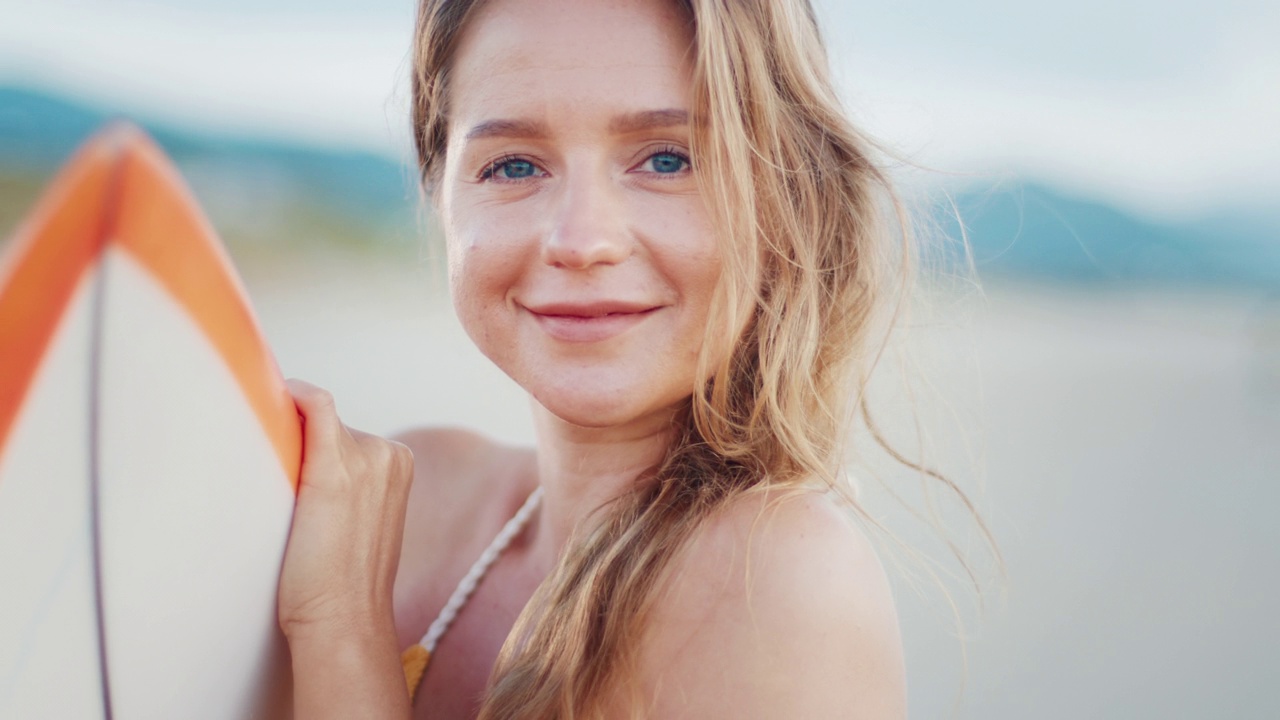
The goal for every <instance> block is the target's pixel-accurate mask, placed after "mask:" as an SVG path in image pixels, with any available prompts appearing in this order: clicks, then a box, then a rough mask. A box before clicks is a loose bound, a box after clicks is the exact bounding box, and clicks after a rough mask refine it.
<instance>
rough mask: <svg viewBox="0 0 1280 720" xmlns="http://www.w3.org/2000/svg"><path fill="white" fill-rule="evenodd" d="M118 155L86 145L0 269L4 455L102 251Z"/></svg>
mask: <svg viewBox="0 0 1280 720" xmlns="http://www.w3.org/2000/svg"><path fill="white" fill-rule="evenodd" d="M117 156H118V153H117V152H116V151H115V149H114V148H113V147H111V144H110V143H109V142H107V141H106V139H105V138H102V139H100V140H99V141H98V142H94V143H90V144H88V145H86V146H85V147H83V148H81V150H80V151H79V152H78V153H76V155H75V157H74V158H73V159H72V160H71V162H69V163H68V164H67V166H66V168H64V169H63V170H62V172H60V173H59V174H58V176H57V177H56V178H55V179H54V181H53V183H52V184H51V185H50V187H49V189H48V190H47V191H45V194H44V195H43V196H42V197H41V198H40V201H39V203H37V205H36V208H35V210H34V211H33V212H32V214H31V215H30V216H29V217H28V218H27V220H26V221H25V222H24V223H23V225H22V226H21V227H20V228H19V230H18V234H17V235H16V237H15V238H14V239H13V243H12V246H11V247H10V248H9V252H8V256H7V257H6V261H7V262H5V263H4V265H3V267H2V268H0V366H2V367H3V372H0V451H2V450H3V448H4V447H5V442H6V441H7V440H8V437H9V433H10V431H11V430H12V429H13V424H14V422H15V421H16V420H17V416H18V411H19V410H20V409H21V408H22V401H23V399H24V398H25V396H26V394H27V390H28V389H29V388H30V386H31V382H32V380H33V379H34V378H35V374H36V371H37V370H38V369H39V367H40V361H41V359H42V358H43V357H44V353H45V350H46V349H47V347H48V345H49V342H50V341H51V340H52V339H53V334H54V332H55V331H56V330H57V328H58V324H59V321H60V320H61V319H62V316H63V314H64V313H65V311H66V309H67V304H68V303H69V302H70V301H71V297H72V295H73V294H74V293H75V290H76V287H77V286H78V285H79V284H80V282H81V279H82V278H83V277H84V274H85V271H86V270H87V269H88V268H89V266H90V265H92V264H93V263H94V262H95V261H96V259H97V258H98V256H99V255H100V254H101V252H102V244H103V243H102V238H103V232H104V229H105V228H104V227H103V225H104V223H105V216H104V214H103V208H105V207H106V206H107V202H108V200H107V196H108V193H109V189H110V187H111V182H112V175H113V173H114V169H115V165H116V162H115V161H116V158H117Z"/></svg>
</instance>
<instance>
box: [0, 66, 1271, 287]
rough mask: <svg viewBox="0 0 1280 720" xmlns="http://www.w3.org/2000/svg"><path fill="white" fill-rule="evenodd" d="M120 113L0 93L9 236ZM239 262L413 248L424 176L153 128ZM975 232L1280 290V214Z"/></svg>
mask: <svg viewBox="0 0 1280 720" xmlns="http://www.w3.org/2000/svg"><path fill="white" fill-rule="evenodd" d="M112 117H113V116H112V115H111V114H109V113H108V112H106V111H103V110H100V109H97V108H94V107H91V106H88V105H85V104H82V103H78V102H75V101H72V100H69V99H67V98H61V97H56V96H53V95H50V94H47V93H43V92H40V91H35V90H29V89H20V88H7V89H6V88H0V234H3V236H6V237H7V236H8V235H9V233H10V232H11V230H12V228H13V227H14V226H15V225H16V224H17V222H18V221H19V220H20V218H21V217H22V215H23V214H25V212H26V210H27V208H29V207H30V205H31V203H32V202H33V201H34V198H35V197H36V195H37V193H38V191H39V188H40V187H41V186H42V185H43V184H44V183H45V182H46V181H47V179H48V178H49V176H50V175H51V174H52V173H53V172H54V171H55V169H56V168H57V166H58V165H59V164H60V163H61V162H63V161H64V160H65V159H66V158H67V157H68V156H69V155H70V154H71V153H72V152H73V151H74V149H75V147H76V146H78V145H79V144H80V143H81V142H82V141H83V140H84V139H85V138H86V137H88V136H89V135H90V134H92V133H93V131H94V130H95V129H96V128H98V127H100V126H101V125H102V124H103V123H104V122H106V121H108V120H109V119H111V118H112ZM131 119H132V120H134V121H135V122H137V123H139V124H140V125H142V126H143V127H145V128H146V129H147V130H148V131H149V132H150V133H151V134H152V135H153V136H154V137H155V138H156V140H157V141H158V142H159V143H160V144H161V145H162V146H163V147H164V148H165V149H166V150H167V151H168V152H169V153H170V154H171V156H172V157H173V158H174V159H175V161H176V162H177V163H178V165H179V167H180V168H181V170H182V172H183V174H184V176H185V177H186V178H187V180H188V182H189V183H190V184H191V185H192V188H193V190H194V191H195V193H196V195H197V197H198V198H199V199H200V202H201V203H202V204H203V205H204V207H205V209H206V211H207V212H208V213H209V215H210V216H211V219H212V221H213V223H214V226H215V227H217V228H218V230H219V232H220V233H221V234H222V235H223V237H224V238H225V239H226V240H227V242H228V244H229V245H230V246H231V247H232V250H233V252H235V253H236V255H237V257H238V258H241V259H243V258H254V257H266V256H272V255H276V254H279V253H280V252H282V251H285V252H287V251H292V250H296V249H301V248H315V247H329V248H342V249H346V250H355V251H370V252H377V251H378V250H379V249H386V248H389V247H396V246H400V247H404V246H405V244H414V243H416V242H417V240H416V238H417V237H418V236H419V234H420V233H419V229H418V225H417V224H416V220H415V218H416V208H417V207H418V204H417V191H416V189H415V184H414V180H413V175H414V171H413V170H412V169H411V168H409V167H407V166H405V165H402V164H399V163H397V162H396V161H394V160H392V159H389V158H386V157H383V156H379V155H375V154H370V153H364V152H344V151H340V150H334V149H330V148H318V147H306V146H302V145H287V144H282V143H277V142H269V141H261V140H254V139H250V138H241V137H235V136H232V135H212V134H198V133H193V132H188V131H185V130H182V129H179V128H174V127H168V126H165V125H163V124H157V123H153V122H148V121H147V119H146V118H131ZM951 202H954V204H955V208H956V210H958V215H959V217H960V218H961V219H962V222H963V224H964V232H963V234H964V235H965V236H966V237H967V240H968V242H969V243H970V245H971V248H972V252H973V257H974V259H975V262H976V264H977V267H978V271H979V274H980V275H981V276H982V277H984V278H1012V279H1017V280H1030V281H1034V282H1052V283H1070V284H1079V283H1087V284H1090V285H1107V286H1113V285H1114V286H1130V285H1160V286H1175V287H1186V286H1196V287H1216V288H1224V289H1227V288H1229V289H1235V290H1262V291H1276V290H1280V213H1278V214H1276V215H1275V216H1272V217H1267V216H1265V215H1258V216H1255V217H1245V216H1243V215H1240V214H1225V213H1224V214H1223V215H1222V216H1221V217H1212V218H1205V219H1202V220H1200V221H1197V222H1191V223H1183V224H1176V225H1174V224H1158V223H1155V222H1151V221H1148V220H1144V219H1141V218H1138V217H1136V216H1133V215H1131V214H1127V213H1125V212H1124V211H1122V210H1120V209H1117V208H1114V207H1110V206H1107V205H1105V204H1102V203H1099V202H1095V201H1091V200H1085V199H1079V198H1073V197H1068V196H1066V195H1064V194H1062V193H1060V192H1058V191H1055V190H1054V189H1052V188H1049V187H1046V186H1043V185H1037V184H1035V183H1030V182H1027V183H1019V182H1008V183H1002V184H996V185H994V186H992V185H990V184H986V185H982V184H978V185H973V186H968V187H962V188H959V189H957V190H953V191H952V193H951V196H950V198H949V199H948V200H947V201H946V202H939V203H938V208H939V212H938V216H939V217H940V218H941V220H940V223H939V225H940V228H941V230H942V231H943V234H944V237H950V238H958V237H960V236H961V235H962V232H961V229H960V224H959V223H958V222H957V221H956V219H955V217H956V214H955V213H953V212H950V203H951Z"/></svg>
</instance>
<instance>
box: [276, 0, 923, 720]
mask: <svg viewBox="0 0 1280 720" xmlns="http://www.w3.org/2000/svg"><path fill="white" fill-rule="evenodd" d="M415 42H416V46H415V54H414V100H415V108H414V131H415V138H416V141H417V147H418V155H419V162H420V167H421V171H422V178H423V182H424V186H425V188H426V189H427V191H428V194H429V196H430V198H431V200H432V202H433V204H434V206H435V208H436V210H437V213H438V216H439V217H440V218H441V220H442V222H443V225H444V228H445V234H446V237H447V241H448V252H449V270H450V283H451V288H452V293H453V298H454V303H455V306H456V309H457V311H458V314H459V316H460V318H461V320H462V323H463V325H464V326H465V328H466V330H467V331H468V333H469V335H470V336H471V338H472V340H474V341H475V342H476V344H477V345H478V346H479V347H480V349H481V350H482V351H483V352H484V353H485V354H486V355H487V356H488V357H489V358H491V359H492V360H493V361H494V362H495V363H496V364H497V365H498V366H499V367H501V368H502V369H503V370H504V371H505V372H507V373H508V374H509V375H510V376H511V377H512V378H514V379H515V380H516V381H517V382H518V383H519V384H520V385H521V386H522V387H523V388H524V389H525V390H526V391H528V393H529V395H530V398H531V404H532V408H533V414H534V419H535V423H534V424H535V428H536V436H537V447H536V449H521V448H509V447H504V446H500V445H498V444H496V443H493V442H491V441H489V440H486V439H484V438H483V437H481V436H479V435H474V434H471V433H468V432H461V431H446V430H419V431H415V432H411V433H408V434H405V435H403V436H402V437H401V438H399V441H400V442H388V441H383V440H381V439H378V438H374V437H372V436H368V435H364V434H361V433H359V432H356V431H354V430H350V429H348V428H346V427H345V426H343V425H342V423H341V422H340V421H339V419H338V417H337V415H336V414H335V411H334V406H333V402H332V400H331V399H330V398H329V397H328V396H327V395H326V394H325V393H324V392H323V391H321V390H319V389H316V388H313V387H311V386H308V385H305V384H303V383H296V382H295V383H294V384H293V385H292V389H293V392H294V394H295V399H296V402H297V405H298V408H299V411H300V413H301V414H302V415H303V416H304V420H305V459H304V464H303V479H302V486H301V490H300V492H299V497H298V506H297V514H296V519H295V524H294V528H293V532H292V536H291V539H290V546H289V551H288V554H287V556H286V560H285V566H284V570H283V574H282V578H281V587H280V621H281V625H282V627H283V629H284V631H285V633H286V635H287V637H288V639H289V643H290V647H291V650H292V653H293V658H294V659H293V662H294V669H295V683H296V685H295V700H296V714H297V716H298V717H300V718H308V719H311V718H323V717H344V718H345V717H363V718H374V717H378V718H381V717H389V718H390V717H397V718H401V717H418V718H426V717H430V718H464V717H476V716H477V715H478V716H479V717H483V718H526V717H527V718H561V717H605V718H620V717H634V716H639V717H655V718H713V717H725V718H729V717H732V718H836V717H850V718H898V717H902V716H903V715H904V714H905V710H904V704H905V700H904V673H903V665H902V650H901V642H900V640H899V635H898V629H897V620H896V617H895V612H894V607H893V603H892V599H891V597H890V592H889V589H888V585H887V582H886V580H885V577H884V574H883V572H882V570H881V567H880V565H879V563H878V561H877V559H876V556H875V554H874V552H873V551H872V550H871V548H870V547H869V545H868V542H867V540H866V539H865V538H864V536H863V535H862V534H861V533H860V532H859V531H858V530H857V528H856V527H855V526H854V525H853V524H852V522H851V520H850V518H849V516H850V514H851V513H850V512H849V507H848V505H849V502H848V501H846V500H843V499H842V498H843V497H844V496H845V495H847V494H848V493H844V492H842V489H843V486H842V484H841V482H842V481H841V479H840V478H841V476H840V468H839V466H840V460H841V457H840V456H841V438H842V437H843V436H844V435H845V434H846V432H847V427H846V424H845V422H844V419H845V418H846V415H847V413H846V406H847V403H848V401H849V400H851V399H853V398H855V397H857V396H858V393H859V391H860V389H861V387H862V382H863V380H864V379H865V376H866V373H867V372H868V371H869V365H870V363H871V361H872V360H873V358H874V355H875V353H876V352H877V351H878V350H879V347H878V343H877V342H875V341H876V338H877V337H878V334H877V333H876V331H875V329H874V327H875V321H876V319H877V318H878V317H880V313H881V312H882V311H883V310H884V308H885V307H886V305H888V304H891V303H892V302H893V300H892V297H891V295H892V292H891V289H890V288H889V287H888V285H889V284H890V281H891V280H892V279H893V278H895V277H900V275H901V271H900V270H896V269H895V268H900V267H905V266H904V265H902V264H901V262H900V261H899V262H895V261H893V259H892V258H893V256H894V252H893V249H894V248H895V247H897V246H898V244H899V243H900V241H899V240H895V239H894V238H893V237H892V235H891V233H889V232H888V229H887V228H888V227H889V224H888V223H886V222H884V221H883V219H882V218H881V217H880V212H881V209H882V208H883V207H884V205H885V203H883V202H882V199H883V197H884V196H886V195H887V193H886V192H885V191H886V190H887V186H886V184H885V182H884V179H883V177H882V176H881V174H880V173H879V171H878V170H877V169H876V167H875V166H873V164H872V163H871V161H870V160H869V158H868V150H867V146H866V144H865V143H864V141H863V140H862V139H861V138H860V137H859V135H857V134H856V132H855V131H854V130H853V129H852V128H851V127H850V126H849V125H848V123H847V121H846V120H845V118H844V117H843V115H842V114H841V112H840V110H839V106H838V103H837V101H836V99H835V97H834V94H833V93H832V90H831V87H830V83H829V80H828V77H827V68H826V60H825V57H824V53H823V50H822V48H821V45H820V43H819V39H818V35H817V30H816V27H815V25H814V18H813V12H812V9H811V8H810V7H809V5H808V3H807V2H806V0H734V1H733V2H729V1H727V0H685V1H683V2H679V1H677V0H610V1H609V2H604V1H602V0H487V1H485V2H463V1H458V0H423V1H422V5H421V7H420V9H419V19H418V27H417V34H416V41H415ZM522 507H524V508H525V509H526V510H525V514H524V515H521V516H520V517H521V518H524V519H526V520H527V522H525V523H524V524H523V525H522V526H521V524H520V523H515V524H512V525H511V526H510V532H509V533H508V534H509V535H512V537H511V540H510V543H509V545H508V546H507V547H505V549H502V548H501V547H498V548H496V550H495V551H493V552H490V553H489V555H490V556H495V555H496V560H495V561H494V562H493V564H492V565H491V566H489V567H488V568H487V571H485V568H484V567H480V568H478V569H476V570H475V572H474V573H472V575H473V576H481V575H482V576H483V578H482V580H481V581H480V582H479V584H478V585H477V586H476V587H475V590H474V593H473V594H471V595H470V597H469V599H467V598H466V592H465V588H464V591H463V592H461V593H458V596H459V597H460V598H461V599H460V600H455V601H454V602H453V603H452V609H450V610H446V607H445V606H446V604H447V603H448V602H449V598H450V594H451V593H452V592H453V591H454V589H455V586H457V585H458V584H459V581H460V580H461V579H463V578H464V576H465V575H467V574H468V568H471V567H472V566H473V563H474V562H475V561H476V559H477V558H478V557H480V556H481V555H482V554H484V553H485V549H486V547H487V546H489V544H490V541H491V540H492V539H493V538H494V537H495V536H498V535H499V534H500V529H501V528H502V527H503V526H504V524H506V523H508V521H509V520H510V519H511V518H512V517H513V516H517V513H518V510H519V509H520V508H522ZM472 579H474V577H473V578H472ZM464 584H465V583H464ZM393 588H394V589H393ZM442 611H444V612H445V618H444V621H443V622H442V623H438V625H448V631H447V633H445V634H444V635H443V636H442V637H440V638H439V645H438V646H437V647H435V648H434V653H433V657H432V658H431V662H430V665H429V666H428V667H427V669H426V672H425V675H424V676H423V678H422V680H421V684H420V686H419V685H418V684H417V683H416V682H411V683H410V685H414V686H417V687H416V695H415V697H414V699H413V700H412V701H411V699H410V694H409V692H406V687H405V685H406V683H405V677H404V675H403V674H402V669H401V664H400V661H399V658H400V654H401V651H402V650H404V649H405V648H406V647H410V646H412V645H414V644H415V643H416V642H417V641H418V638H419V637H421V636H422V635H423V633H424V632H427V630H428V626H429V625H431V623H432V621H433V619H434V618H436V617H437V616H438V615H440V613H441V612H442ZM455 611H456V612H455ZM450 618H452V624H451V625H449V624H448V620H449V619H450ZM436 635H439V633H438V632H437V633H436ZM411 654H412V653H411Z"/></svg>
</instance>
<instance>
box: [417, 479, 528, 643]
mask: <svg viewBox="0 0 1280 720" xmlns="http://www.w3.org/2000/svg"><path fill="white" fill-rule="evenodd" d="M541 499H542V486H541V485H539V486H538V488H537V489H536V490H534V491H533V492H532V493H529V499H527V500H525V501H524V505H521V506H520V509H519V510H518V511H516V514H515V515H514V516H513V517H512V518H511V519H510V520H508V521H507V524H506V525H503V526H502V530H500V531H499V532H498V536H497V537H495V538H494V539H493V542H491V543H489V547H487V548H485V550H484V552H482V553H480V557H479V559H477V560H476V562H475V564H474V565H472V566H471V569H470V570H468V571H467V574H466V575H464V576H463V578H462V580H461V581H460V582H459V583H458V587H456V588H454V590H453V594H452V595H450V596H449V602H447V603H445V604H444V609H443V610H441V611H440V616H439V617H437V618H436V619H435V622H433V623H431V627H429V628H427V634H426V635H423V636H422V642H421V643H420V644H421V645H422V647H424V648H426V649H427V651H428V652H430V653H435V651H436V643H438V642H440V638H441V636H443V635H444V633H445V631H446V630H448V629H449V626H450V625H452V624H453V619H454V618H455V617H457V616H458V611H459V610H461V609H462V606H463V605H466V604H467V598H469V597H471V593H473V592H475V589H476V585H478V584H479V583H480V580H481V579H482V578H484V575H485V573H487V572H489V566H490V565H492V564H493V561H494V560H497V559H498V556H499V555H501V554H502V551H503V550H506V549H507V545H510V544H511V540H512V538H514V537H515V536H516V535H519V534H520V531H521V530H523V529H524V526H525V525H526V524H528V522H529V518H530V517H531V516H532V515H533V511H534V510H536V509H537V508H538V501H539V500H541Z"/></svg>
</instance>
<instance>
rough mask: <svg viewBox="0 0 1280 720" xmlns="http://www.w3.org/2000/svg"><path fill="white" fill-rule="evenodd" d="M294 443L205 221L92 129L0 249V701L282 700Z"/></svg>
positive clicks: (120, 134)
mask: <svg viewBox="0 0 1280 720" xmlns="http://www.w3.org/2000/svg"><path fill="white" fill-rule="evenodd" d="M300 451H301V437H300V433H299V423H298V418H297V414H296V410H295V408H294V405H293V402H292V399H291V398H290V396H289V394H288V391H287V389H286V388H285V386H284V383H283V380H282V379H281V376H280V372H279V370H278V369H277V366H276V363H275V360H274V359H273V357H272V355H271V352H270V351H269V349H268V347H267V344H266V342H265V341H264V339H263V335H262V332H261V331H260V329H259V326H258V324H257V321H256V319H255V317H254V314H253V312H252V310H251V308H250V305H249V302H248V300H247V295H246V293H245V291H244V289H243V288H242V286H241V283H240V281H239V280H238V277H237V275H236V272H235V270H234V268H233V267H232V264H231V262H230V260H229V259H228V256H227V254H226V253H225V251H224V249H223V247H222V245H221V244H220V243H219V241H218V239H217V237H216V235H215V234H214V232H213V230H212V229H211V227H210V225H209V223H208V221H207V220H206V219H205V217H204V215H203V214H202V213H201V211H200V209H199V208H198V206H197V205H196V203H195V202H194V200H193V199H192V196H191V195H190V193H189V192H188V190H187V189H186V188H185V186H184V184H183V182H182V180H181V178H180V177H179V175H178V173H177V171H176V170H175V169H174V167H173V166H172V164H171V163H170V162H169V161H168V160H167V158H166V157H165V155H164V153H163V152H162V151H161V150H160V149H159V148H158V147H157V146H156V145H155V143H153V142H152V141H151V140H150V139H149V138H148V137H146V135H144V134H143V133H142V132H141V131H140V130H138V129H136V128H133V127H131V126H127V125H116V126H113V127H111V128H109V129H107V130H105V131H103V132H102V133H100V134H99V135H98V136H96V137H95V138H93V139H91V140H90V141H89V142H88V143H87V144H86V145H85V146H84V147H83V148H81V149H80V151H79V152H78V153H77V154H76V155H75V156H74V157H73V158H72V159H71V161H70V162H69V163H68V165H67V166H66V167H65V168H64V169H63V170H62V171H61V172H60V173H59V174H58V176H57V177H56V178H55V179H54V181H53V183H52V184H51V186H50V187H49V189H48V190H47V191H46V193H45V195H44V196H43V197H42V199H41V200H40V201H39V203H38V204H37V206H36V208H35V210H34V211H33V213H32V215H31V216H30V217H29V218H28V219H27V221H26V222H25V223H24V224H23V225H22V226H21V227H20V228H19V230H18V233H17V235H16V236H15V238H14V239H13V241H12V242H11V243H10V246H9V248H8V251H7V253H6V255H5V257H4V258H3V259H0V718H24V719H27V718H77V719H81V718H85V719H92V718H103V719H104V720H109V719H110V718H113V717H115V718H129V719H134V718H165V719H170V718H274V717H283V716H287V715H288V713H289V707H288V706H289V695H290V691H291V683H290V675H289V669H288V666H289V660H288V649H287V646H286V644H285V642H284V639H283V636H282V635H281V634H280V632H279V630H278V628H277V625H276V587H277V580H278V575H279V570H280V562H281V558H282V557H283V554H284V547H285V542H286V540H287V538H288V532H289V524H290V520H291V517H292V512H293V503H294V498H295V490H296V483H297V478H298V469H299V461H300Z"/></svg>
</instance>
